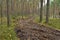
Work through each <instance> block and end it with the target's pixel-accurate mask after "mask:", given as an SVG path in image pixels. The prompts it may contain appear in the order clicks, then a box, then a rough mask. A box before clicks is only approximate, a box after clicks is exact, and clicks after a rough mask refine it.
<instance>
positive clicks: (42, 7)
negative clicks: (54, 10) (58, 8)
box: [40, 0, 43, 22]
mask: <svg viewBox="0 0 60 40" xmlns="http://www.w3.org/2000/svg"><path fill="white" fill-rule="evenodd" d="M42 9H43V0H41V8H40V22H42Z"/></svg>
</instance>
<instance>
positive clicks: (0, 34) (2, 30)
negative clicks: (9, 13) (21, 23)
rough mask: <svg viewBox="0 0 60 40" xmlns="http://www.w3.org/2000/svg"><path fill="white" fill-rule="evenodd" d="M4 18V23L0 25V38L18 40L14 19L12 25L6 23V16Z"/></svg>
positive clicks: (2, 39) (0, 39)
mask: <svg viewBox="0 0 60 40" xmlns="http://www.w3.org/2000/svg"><path fill="white" fill-rule="evenodd" d="M3 19H5V20H3V24H2V25H0V40H17V37H16V34H15V32H14V27H15V23H14V22H13V21H14V19H11V22H10V23H11V24H10V27H7V25H6V17H4V18H3Z"/></svg>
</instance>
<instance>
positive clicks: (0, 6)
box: [0, 0, 3, 24]
mask: <svg viewBox="0 0 60 40" xmlns="http://www.w3.org/2000/svg"><path fill="white" fill-rule="evenodd" d="M2 2H3V1H2V0H1V2H0V8H1V24H2V16H3V15H2Z"/></svg>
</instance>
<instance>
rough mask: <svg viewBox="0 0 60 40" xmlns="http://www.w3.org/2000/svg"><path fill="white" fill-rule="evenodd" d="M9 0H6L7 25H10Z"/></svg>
mask: <svg viewBox="0 0 60 40" xmlns="http://www.w3.org/2000/svg"><path fill="white" fill-rule="evenodd" d="M8 2H9V0H6V4H7V26H8V27H9V4H8Z"/></svg>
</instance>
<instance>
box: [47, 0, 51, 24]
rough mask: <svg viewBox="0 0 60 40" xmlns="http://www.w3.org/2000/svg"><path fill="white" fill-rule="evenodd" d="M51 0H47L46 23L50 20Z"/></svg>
mask: <svg viewBox="0 0 60 40" xmlns="http://www.w3.org/2000/svg"><path fill="white" fill-rule="evenodd" d="M49 2H50V0H47V8H46V23H48V21H49Z"/></svg>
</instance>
